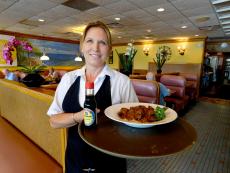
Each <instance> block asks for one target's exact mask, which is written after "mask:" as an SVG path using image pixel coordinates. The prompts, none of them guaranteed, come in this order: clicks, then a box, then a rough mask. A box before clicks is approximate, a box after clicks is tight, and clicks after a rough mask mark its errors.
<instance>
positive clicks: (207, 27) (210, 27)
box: [199, 25, 220, 31]
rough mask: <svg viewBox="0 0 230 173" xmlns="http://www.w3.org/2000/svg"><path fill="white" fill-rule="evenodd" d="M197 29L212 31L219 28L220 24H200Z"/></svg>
mask: <svg viewBox="0 0 230 173" xmlns="http://www.w3.org/2000/svg"><path fill="white" fill-rule="evenodd" d="M199 29H200V30H203V31H214V30H218V29H220V25H213V26H202V27H199Z"/></svg>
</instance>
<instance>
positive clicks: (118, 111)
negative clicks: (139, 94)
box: [105, 103, 177, 128]
mask: <svg viewBox="0 0 230 173" xmlns="http://www.w3.org/2000/svg"><path fill="white" fill-rule="evenodd" d="M105 115H106V116H107V117H108V118H110V119H112V120H114V121H117V122H121V123H124V124H126V125H128V126H131V127H136V128H149V127H153V126H155V125H161V124H166V123H170V122H172V121H174V120H176V118H177V113H176V112H175V111H174V110H173V109H170V108H167V107H165V106H162V105H157V104H150V103H122V104H115V105H112V106H109V107H108V108H106V109H105Z"/></svg>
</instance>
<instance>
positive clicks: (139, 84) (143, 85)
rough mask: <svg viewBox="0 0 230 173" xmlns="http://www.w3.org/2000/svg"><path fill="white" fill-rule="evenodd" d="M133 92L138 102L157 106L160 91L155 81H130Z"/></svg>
mask: <svg viewBox="0 0 230 173" xmlns="http://www.w3.org/2000/svg"><path fill="white" fill-rule="evenodd" d="M131 82H132V84H133V87H134V90H135V92H136V94H137V97H138V99H139V101H140V102H145V103H155V104H159V101H160V89H159V84H158V82H156V81H148V80H141V79H131Z"/></svg>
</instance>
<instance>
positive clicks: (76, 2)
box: [62, 0, 98, 11]
mask: <svg viewBox="0 0 230 173" xmlns="http://www.w3.org/2000/svg"><path fill="white" fill-rule="evenodd" d="M62 4H63V5H65V6H68V7H71V8H74V9H77V10H80V11H86V10H89V9H91V8H95V7H97V6H98V5H97V4H95V3H92V2H89V1H87V0H69V1H66V2H64V3H62Z"/></svg>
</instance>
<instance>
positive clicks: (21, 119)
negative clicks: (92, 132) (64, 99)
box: [0, 79, 66, 167]
mask: <svg viewBox="0 0 230 173" xmlns="http://www.w3.org/2000/svg"><path fill="white" fill-rule="evenodd" d="M53 95H54V91H53V90H46V89H44V88H34V89H33V88H28V87H26V86H25V85H23V84H21V83H18V82H14V81H9V80H5V79H0V115H2V117H4V118H5V119H7V120H8V121H9V122H11V123H12V124H13V125H14V126H15V127H17V128H18V129H19V130H20V131H21V132H22V133H24V134H25V135H26V136H27V137H28V138H30V139H31V140H32V141H33V142H34V143H36V144H37V145H38V146H39V147H41V148H42V149H43V150H44V151H45V152H47V153H48V154H49V155H50V156H51V157H52V158H54V159H55V160H56V161H57V162H58V163H59V164H61V165H62V166H63V167H64V150H65V146H66V140H65V139H66V132H65V130H64V129H53V128H51V127H50V125H49V117H48V116H47V114H46V112H47V110H48V108H49V106H50V104H51V102H52V100H53Z"/></svg>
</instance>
